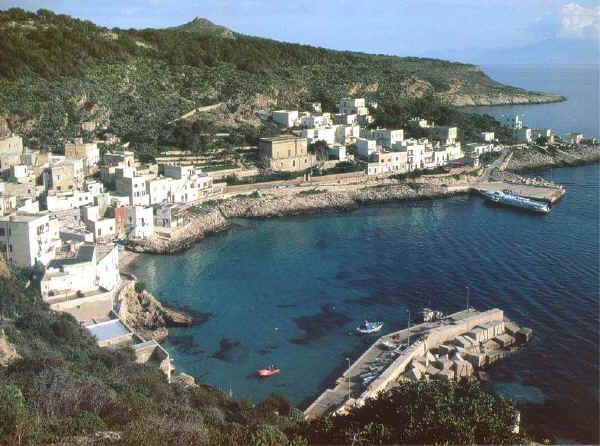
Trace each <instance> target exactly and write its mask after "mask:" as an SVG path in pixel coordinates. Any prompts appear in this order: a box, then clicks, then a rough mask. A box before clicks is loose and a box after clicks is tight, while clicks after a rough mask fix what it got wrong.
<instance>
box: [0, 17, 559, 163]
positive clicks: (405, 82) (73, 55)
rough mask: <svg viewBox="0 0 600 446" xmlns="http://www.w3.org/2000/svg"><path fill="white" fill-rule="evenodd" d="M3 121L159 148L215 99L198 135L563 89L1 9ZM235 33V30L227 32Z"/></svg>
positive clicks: (219, 31) (407, 60) (30, 129)
mask: <svg viewBox="0 0 600 446" xmlns="http://www.w3.org/2000/svg"><path fill="white" fill-rule="evenodd" d="M0 30H1V31H2V34H3V39H1V40H0V54H2V55H3V57H2V60H0V128H2V127H7V128H9V129H10V130H11V131H13V132H17V133H20V134H22V135H23V136H25V137H26V140H27V141H28V143H30V145H31V146H32V147H50V148H53V147H62V141H63V139H64V138H71V137H73V136H78V135H79V134H81V122H83V121H95V122H96V123H97V124H98V125H99V127H101V128H103V127H106V131H108V132H110V133H114V134H117V135H119V136H120V137H121V138H122V139H123V140H125V141H130V142H131V144H132V148H134V149H135V150H137V151H138V152H144V153H149V154H152V153H156V152H157V150H159V148H160V147H161V146H162V145H164V144H167V143H169V142H170V141H172V140H173V134H174V133H176V131H177V128H176V126H175V125H173V124H168V123H170V122H172V121H173V120H174V119H176V118H177V117H179V116H181V115H182V114H184V113H186V112H189V111H190V110H193V109H195V108H197V107H202V106H207V105H211V104H216V103H222V104H223V106H222V107H221V108H220V110H219V111H218V113H213V114H209V115H206V117H205V118H204V119H203V120H202V122H200V123H199V124H198V125H197V133H198V134H202V133H204V134H206V133H217V132H230V131H231V132H232V133H233V134H232V137H231V141H230V142H231V144H234V143H236V142H237V141H238V140H236V137H237V135H242V139H241V140H242V141H245V140H246V141H247V140H252V139H253V138H254V137H255V136H257V135H260V134H261V129H260V121H259V120H258V118H257V117H256V111H257V110H259V109H274V108H276V107H281V108H284V107H293V108H297V107H299V106H301V105H302V104H304V103H305V102H307V101H320V102H321V103H322V104H323V107H324V110H325V111H333V110H334V107H335V103H336V102H337V101H338V100H339V98H341V97H344V96H349V95H352V96H364V97H366V98H367V99H368V100H369V101H377V102H378V103H379V104H380V109H381V108H384V109H385V108H386V107H391V106H399V105H402V104H407V103H409V102H410V101H412V100H414V99H418V98H433V99H435V100H437V101H441V102H443V103H448V104H454V105H465V104H504V103H534V102H549V101H558V100H562V99H564V98H562V97H560V96H557V95H552V94H546V93H535V92H528V91H525V90H522V89H519V88H515V87H510V86H506V85H503V84H500V83H499V82H496V81H494V80H493V79H491V78H490V77H488V76H487V75H486V74H485V73H484V72H483V71H482V70H481V69H480V68H479V67H477V66H475V65H469V64H462V63H455V62H454V63H451V62H446V61H443V60H437V59H422V58H412V57H395V56H386V55H373V54H364V53H356V52H349V51H333V50H328V49H324V48H316V47H311V46H307V45H298V44H291V43H283V42H277V41H274V40H269V39H262V38H258V37H250V36H245V35H241V34H233V33H232V32H231V33H232V35H230V34H229V32H230V31H229V30H227V29H226V28H222V27H219V26H218V25H214V24H212V23H211V22H209V21H207V20H205V19H196V20H194V21H192V22H190V23H188V24H185V25H182V26H181V27H174V28H168V29H143V30H134V29H129V30H122V29H118V28H114V29H107V28H103V27H100V26H97V25H95V24H93V23H91V22H89V21H82V20H78V19H74V18H72V17H69V16H66V15H57V14H54V13H53V12H51V11H47V10H40V11H38V12H37V13H31V12H26V11H23V10H21V9H9V10H6V11H2V12H0ZM230 37H234V38H230Z"/></svg>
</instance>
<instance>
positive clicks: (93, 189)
mask: <svg viewBox="0 0 600 446" xmlns="http://www.w3.org/2000/svg"><path fill="white" fill-rule="evenodd" d="M84 189H85V190H86V191H87V192H90V193H91V194H92V195H94V196H96V195H100V194H101V193H103V192H104V185H103V184H102V183H100V182H99V181H86V182H85V188H84Z"/></svg>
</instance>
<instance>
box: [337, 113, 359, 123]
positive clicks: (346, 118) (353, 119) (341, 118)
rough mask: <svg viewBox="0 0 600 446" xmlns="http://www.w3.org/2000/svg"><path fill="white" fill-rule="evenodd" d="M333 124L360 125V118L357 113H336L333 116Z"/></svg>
mask: <svg viewBox="0 0 600 446" xmlns="http://www.w3.org/2000/svg"><path fill="white" fill-rule="evenodd" d="M333 122H334V123H335V124H339V125H354V124H357V123H358V118H357V115H356V113H350V114H345V113H336V114H335V115H333Z"/></svg>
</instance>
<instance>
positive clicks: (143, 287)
mask: <svg viewBox="0 0 600 446" xmlns="http://www.w3.org/2000/svg"><path fill="white" fill-rule="evenodd" d="M133 288H134V289H135V292H136V293H138V294H139V293H143V292H144V291H145V290H146V284H145V283H144V282H136V283H135V285H134V287H133Z"/></svg>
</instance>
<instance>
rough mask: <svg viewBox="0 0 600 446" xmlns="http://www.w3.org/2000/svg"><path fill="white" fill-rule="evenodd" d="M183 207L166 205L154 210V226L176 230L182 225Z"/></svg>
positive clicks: (172, 204)
mask: <svg viewBox="0 0 600 446" xmlns="http://www.w3.org/2000/svg"><path fill="white" fill-rule="evenodd" d="M184 209H185V208H184V207H183V206H182V205H181V204H176V203H167V204H163V205H161V206H158V207H157V208H156V209H155V210H156V213H155V215H154V224H155V225H156V226H162V227H164V228H177V227H179V226H182V225H183V223H184V218H183V216H184Z"/></svg>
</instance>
